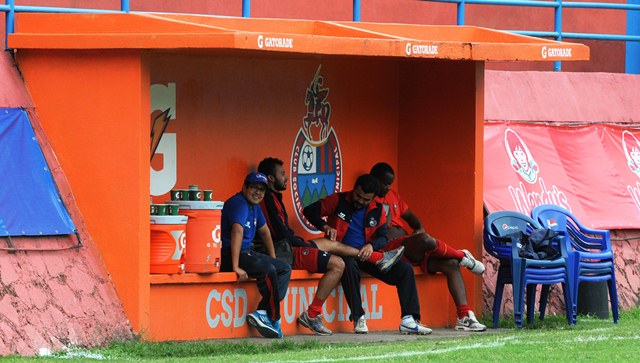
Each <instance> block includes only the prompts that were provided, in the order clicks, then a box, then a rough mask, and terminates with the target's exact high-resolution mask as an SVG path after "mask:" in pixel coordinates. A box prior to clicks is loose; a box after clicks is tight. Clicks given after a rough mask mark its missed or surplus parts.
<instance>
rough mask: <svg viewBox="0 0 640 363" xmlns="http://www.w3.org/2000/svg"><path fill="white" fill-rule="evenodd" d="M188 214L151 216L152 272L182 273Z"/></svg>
mask: <svg viewBox="0 0 640 363" xmlns="http://www.w3.org/2000/svg"><path fill="white" fill-rule="evenodd" d="M186 227H187V217H186V216H151V247H150V254H151V255H150V262H151V263H150V265H151V266H150V267H151V268H150V272H151V273H152V274H177V273H182V272H183V269H182V266H181V258H182V252H183V251H184V248H185V237H186V236H185V232H186Z"/></svg>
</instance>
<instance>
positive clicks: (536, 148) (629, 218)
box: [484, 122, 640, 229]
mask: <svg viewBox="0 0 640 363" xmlns="http://www.w3.org/2000/svg"><path fill="white" fill-rule="evenodd" d="M638 140H640V130H637V129H624V128H620V127H614V126H604V125H597V126H580V127H568V126H545V125H525V124H513V123H506V122H505V123H493V122H492V123H489V124H485V127H484V142H485V144H484V202H485V205H486V207H487V209H488V210H489V212H494V211H498V210H515V211H518V212H520V213H524V214H529V213H530V212H531V210H532V209H533V208H534V207H535V206H537V205H540V204H547V203H552V204H557V205H559V206H562V207H564V208H566V209H568V210H570V211H571V212H572V213H573V214H574V215H575V216H576V217H578V218H579V219H580V221H581V222H582V223H584V224H585V225H587V226H590V227H592V228H604V229H633V228H640V142H639V141H638Z"/></svg>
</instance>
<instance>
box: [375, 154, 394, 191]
mask: <svg viewBox="0 0 640 363" xmlns="http://www.w3.org/2000/svg"><path fill="white" fill-rule="evenodd" d="M370 174H371V175H373V176H375V177H376V178H378V181H380V192H379V193H378V196H380V197H384V196H385V195H387V193H389V189H391V184H393V181H394V180H395V179H396V174H395V173H394V172H393V168H392V167H391V165H389V164H387V163H382V162H381V163H377V164H376V165H374V166H373V167H372V168H371V171H370Z"/></svg>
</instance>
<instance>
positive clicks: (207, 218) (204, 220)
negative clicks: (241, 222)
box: [174, 200, 224, 273]
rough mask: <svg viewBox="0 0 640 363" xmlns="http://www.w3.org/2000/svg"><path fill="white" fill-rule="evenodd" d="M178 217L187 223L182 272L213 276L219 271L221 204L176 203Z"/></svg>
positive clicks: (183, 201) (182, 201)
mask: <svg viewBox="0 0 640 363" xmlns="http://www.w3.org/2000/svg"><path fill="white" fill-rule="evenodd" d="M174 203H178V204H180V215H184V216H187V217H189V220H188V221H187V239H186V242H187V245H186V249H185V256H184V269H185V272H196V273H212V272H219V271H220V249H221V239H220V233H221V229H220V222H221V218H222V206H223V205H224V204H223V203H222V202H202V201H185V200H180V201H175V202H174Z"/></svg>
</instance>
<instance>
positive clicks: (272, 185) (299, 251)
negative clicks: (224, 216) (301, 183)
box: [254, 157, 404, 335]
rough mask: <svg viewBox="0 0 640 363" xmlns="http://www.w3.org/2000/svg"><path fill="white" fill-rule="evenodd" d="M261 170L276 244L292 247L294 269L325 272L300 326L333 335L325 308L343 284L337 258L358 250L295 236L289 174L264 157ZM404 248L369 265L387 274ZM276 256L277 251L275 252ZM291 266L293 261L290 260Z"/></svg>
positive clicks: (265, 209)
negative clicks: (287, 194) (287, 201)
mask: <svg viewBox="0 0 640 363" xmlns="http://www.w3.org/2000/svg"><path fill="white" fill-rule="evenodd" d="M258 171H259V172H261V173H264V174H265V175H266V176H267V179H268V188H267V190H266V194H265V197H264V199H262V201H261V202H260V208H261V209H262V212H263V213H264V215H265V216H266V219H267V226H268V227H269V231H270V232H271V237H272V238H273V240H274V243H275V244H276V245H279V244H280V243H286V244H289V245H290V247H291V251H292V254H293V261H292V263H293V267H294V268H295V269H300V270H307V271H309V272H313V273H323V274H324V275H323V276H322V278H321V279H320V281H318V289H317V290H316V294H315V296H314V298H313V301H312V302H311V304H310V305H309V307H308V309H307V311H304V312H302V313H301V314H300V316H299V317H298V323H299V324H301V325H303V326H304V327H306V328H308V329H310V330H311V331H313V332H314V333H316V334H318V335H331V334H332V332H331V330H329V329H328V328H327V327H326V326H325V325H324V322H323V320H322V306H323V305H324V302H325V300H326V299H327V297H328V296H329V294H330V293H331V290H333V288H334V287H336V285H337V284H338V282H340V279H341V277H342V272H343V269H344V262H343V260H342V259H341V258H340V257H338V256H358V253H359V252H360V251H358V250H357V249H355V248H353V247H350V246H347V245H345V244H342V243H340V242H336V241H330V240H328V239H326V238H317V239H313V240H310V241H305V240H304V239H302V238H300V237H298V236H296V235H295V233H294V231H293V229H291V227H289V217H288V215H287V210H286V208H285V207H284V203H283V201H282V191H284V190H286V189H287V181H288V178H287V174H286V172H285V170H284V163H283V162H282V160H280V159H276V158H271V157H269V158H265V159H264V160H262V161H261V162H260V164H259V165H258ZM259 245H260V241H256V240H254V248H255V247H257V248H260V247H259ZM403 250H404V247H402V246H401V247H400V248H398V249H396V250H391V251H386V252H375V253H372V254H371V255H370V256H369V258H368V259H366V262H368V263H369V264H370V265H372V266H375V267H376V268H377V269H379V270H381V271H386V270H388V269H389V268H391V267H392V266H393V265H394V264H395V263H397V262H398V261H400V259H401V258H402V251H403ZM276 257H278V256H277V251H276ZM288 262H289V263H291V261H288Z"/></svg>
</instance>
